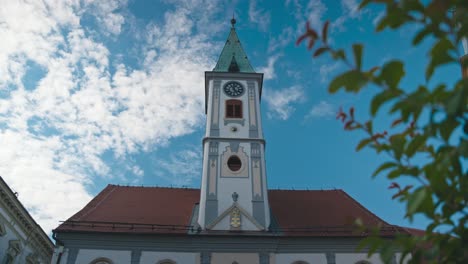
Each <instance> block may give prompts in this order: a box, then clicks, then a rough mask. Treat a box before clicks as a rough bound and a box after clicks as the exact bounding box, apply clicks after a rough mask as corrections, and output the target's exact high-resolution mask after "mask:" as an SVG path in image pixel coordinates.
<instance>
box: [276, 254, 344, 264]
mask: <svg viewBox="0 0 468 264" xmlns="http://www.w3.org/2000/svg"><path fill="white" fill-rule="evenodd" d="M270 259H274V262H273V263H270V264H291V263H294V262H295V261H300V260H302V261H305V262H307V263H310V264H327V257H326V255H325V254H275V255H274V256H273V258H270ZM336 263H337V264H338V262H336Z"/></svg>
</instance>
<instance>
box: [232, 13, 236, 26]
mask: <svg viewBox="0 0 468 264" xmlns="http://www.w3.org/2000/svg"><path fill="white" fill-rule="evenodd" d="M235 24H236V18H235V17H234V12H233V13H232V19H231V25H232V28H234V25H235Z"/></svg>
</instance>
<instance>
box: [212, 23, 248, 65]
mask: <svg viewBox="0 0 468 264" xmlns="http://www.w3.org/2000/svg"><path fill="white" fill-rule="evenodd" d="M231 24H232V27H231V32H229V36H228V39H227V41H226V44H225V45H224V48H223V51H221V55H219V59H218V62H217V63H216V67H215V68H214V69H213V71H215V72H255V71H254V69H253V68H252V66H251V65H250V62H249V59H248V58H247V54H245V51H244V49H243V48H242V45H241V43H240V41H239V37H237V33H236V29H235V28H234V24H236V20H235V19H234V18H233V19H232V20H231Z"/></svg>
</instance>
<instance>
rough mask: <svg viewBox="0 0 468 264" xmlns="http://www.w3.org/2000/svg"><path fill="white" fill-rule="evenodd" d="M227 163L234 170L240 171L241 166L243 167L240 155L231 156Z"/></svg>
mask: <svg viewBox="0 0 468 264" xmlns="http://www.w3.org/2000/svg"><path fill="white" fill-rule="evenodd" d="M227 165H228V167H229V169H230V170H232V171H238V170H240V168H241V166H242V162H241V160H240V159H239V157H237V156H231V157H230V158H229V159H228V162H227Z"/></svg>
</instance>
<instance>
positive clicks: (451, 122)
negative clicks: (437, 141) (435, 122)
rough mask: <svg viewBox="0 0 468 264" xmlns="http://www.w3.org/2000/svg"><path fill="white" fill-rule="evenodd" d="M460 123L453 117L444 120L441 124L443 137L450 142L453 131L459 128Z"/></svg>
mask: <svg viewBox="0 0 468 264" xmlns="http://www.w3.org/2000/svg"><path fill="white" fill-rule="evenodd" d="M458 125H459V123H458V121H457V120H455V119H452V118H448V119H446V120H444V121H443V122H442V123H440V126H439V132H440V135H441V136H442V138H443V139H444V140H445V141H446V142H448V140H449V139H450V136H451V135H452V132H453V130H454V129H455V128H457V127H458Z"/></svg>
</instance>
